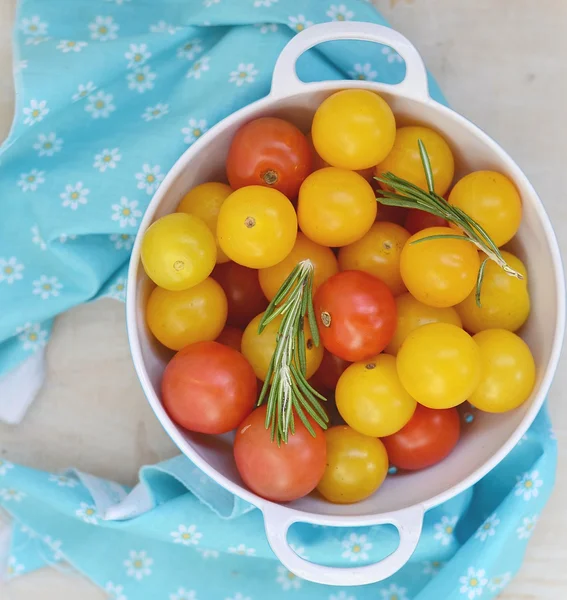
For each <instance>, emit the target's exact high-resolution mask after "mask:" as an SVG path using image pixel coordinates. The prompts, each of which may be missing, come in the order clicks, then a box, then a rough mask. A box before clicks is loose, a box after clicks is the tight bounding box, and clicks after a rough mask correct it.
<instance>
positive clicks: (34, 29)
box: [20, 15, 47, 36]
mask: <svg viewBox="0 0 567 600" xmlns="http://www.w3.org/2000/svg"><path fill="white" fill-rule="evenodd" d="M20 31H22V32H23V33H24V34H25V35H32V36H39V35H45V34H46V33H47V23H45V22H43V21H42V20H41V17H40V16H39V15H33V17H30V18H29V19H22V20H21V21H20Z"/></svg>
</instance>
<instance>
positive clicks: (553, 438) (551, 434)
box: [548, 427, 557, 442]
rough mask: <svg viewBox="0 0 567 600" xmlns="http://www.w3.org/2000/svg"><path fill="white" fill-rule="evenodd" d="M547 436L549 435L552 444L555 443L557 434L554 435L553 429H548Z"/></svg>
mask: <svg viewBox="0 0 567 600" xmlns="http://www.w3.org/2000/svg"><path fill="white" fill-rule="evenodd" d="M548 434H549V439H550V440H551V441H552V442H555V441H556V440H557V434H556V433H555V430H554V429H553V427H550V428H549V431H548Z"/></svg>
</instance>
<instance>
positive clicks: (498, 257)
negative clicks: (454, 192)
mask: <svg viewBox="0 0 567 600" xmlns="http://www.w3.org/2000/svg"><path fill="white" fill-rule="evenodd" d="M417 143H418V147H419V155H420V157H421V162H422V164H423V170H424V171H425V179H426V181H427V188H428V191H425V190H423V189H421V188H420V187H418V186H417V185H415V184H413V183H410V182H409V181H406V180H405V179H402V178H401V177H398V176H396V175H394V174H393V173H391V172H387V173H384V174H383V175H382V177H376V179H377V180H378V181H380V182H381V183H384V184H385V185H387V186H388V188H389V189H387V190H382V189H381V190H378V193H379V194H380V196H379V197H378V198H376V199H377V200H378V202H380V203H381V204H385V205H386V206H399V207H401V208H417V209H418V210H423V211H425V212H428V213H430V214H432V215H435V216H437V217H441V218H442V219H445V220H446V221H449V222H450V223H453V224H454V225H456V226H457V227H458V228H459V229H460V230H461V231H462V232H463V233H464V234H465V236H464V237H463V236H461V235H450V234H447V235H431V236H427V237H424V238H421V239H420V240H415V241H414V242H412V244H419V243H421V242H426V241H430V240H435V239H442V238H445V239H459V240H464V241H468V242H471V243H473V244H474V245H475V246H476V247H477V248H478V249H479V250H481V251H482V252H484V253H485V254H486V257H487V258H485V259H484V260H483V261H482V264H481V266H480V269H479V271H478V277H477V282H476V303H477V305H478V306H480V290H481V287H482V281H483V278H484V271H485V267H486V262H487V261H488V260H492V261H494V262H495V263H496V264H497V265H499V266H500V267H501V268H502V269H503V270H504V271H505V272H506V273H507V274H508V275H510V276H512V277H516V278H518V279H523V275H522V274H521V273H519V272H518V271H515V270H514V269H512V267H510V265H509V264H508V263H507V262H506V261H505V260H504V258H503V256H502V254H501V252H500V250H499V249H498V246H496V244H495V243H494V242H493V241H492V238H491V237H490V236H489V235H488V233H486V230H485V229H484V228H483V227H482V226H481V225H480V224H479V223H478V222H477V221H475V220H474V219H473V218H472V217H470V216H469V215H467V213H466V212H465V211H464V210H461V209H460V208H459V207H457V206H452V205H451V204H449V203H448V202H447V201H446V200H445V199H444V198H443V197H441V196H439V194H436V193H435V186H434V181H433V171H432V169H431V162H430V160H429V155H428V154H427V150H426V149H425V145H424V144H423V142H422V141H421V140H418V141H417ZM392 190H393V191H392Z"/></svg>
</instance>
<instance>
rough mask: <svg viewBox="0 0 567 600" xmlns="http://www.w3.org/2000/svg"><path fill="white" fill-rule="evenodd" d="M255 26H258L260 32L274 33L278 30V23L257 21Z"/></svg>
mask: <svg viewBox="0 0 567 600" xmlns="http://www.w3.org/2000/svg"><path fill="white" fill-rule="evenodd" d="M254 27H257V28H258V29H259V30H260V33H274V32H276V31H277V30H278V26H277V25H276V23H255V24H254Z"/></svg>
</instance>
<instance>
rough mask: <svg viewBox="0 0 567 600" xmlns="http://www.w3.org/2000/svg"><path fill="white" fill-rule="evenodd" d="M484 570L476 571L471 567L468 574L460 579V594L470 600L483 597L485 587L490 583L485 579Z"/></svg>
mask: <svg viewBox="0 0 567 600" xmlns="http://www.w3.org/2000/svg"><path fill="white" fill-rule="evenodd" d="M485 575H486V573H485V571H484V569H478V570H476V569H475V568H474V567H469V569H468V571H467V574H466V575H463V576H462V577H460V578H459V583H460V584H461V588H460V590H459V591H460V592H461V594H463V595H465V596H466V597H467V598H468V599H469V600H474V598H476V597H477V596H482V592H483V591H484V586H485V585H486V584H487V583H488V579H487V578H486V577H485Z"/></svg>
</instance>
